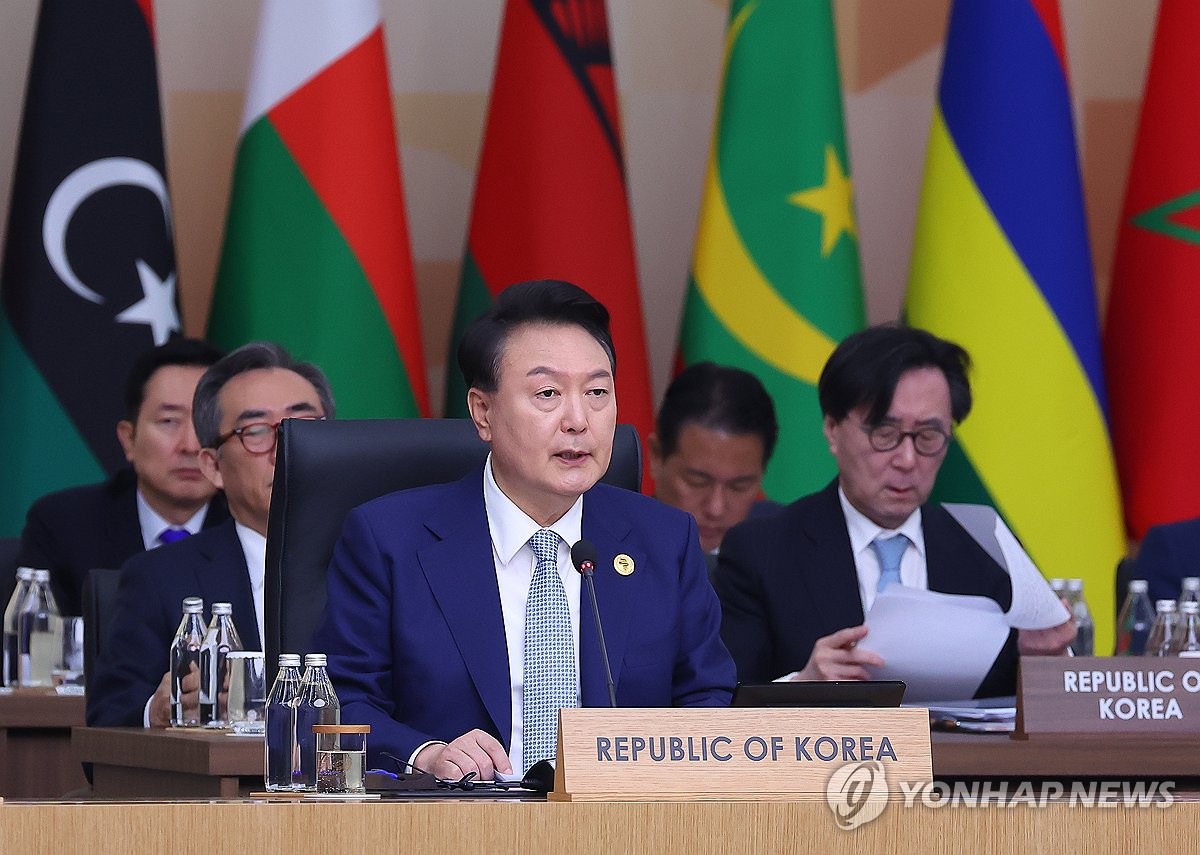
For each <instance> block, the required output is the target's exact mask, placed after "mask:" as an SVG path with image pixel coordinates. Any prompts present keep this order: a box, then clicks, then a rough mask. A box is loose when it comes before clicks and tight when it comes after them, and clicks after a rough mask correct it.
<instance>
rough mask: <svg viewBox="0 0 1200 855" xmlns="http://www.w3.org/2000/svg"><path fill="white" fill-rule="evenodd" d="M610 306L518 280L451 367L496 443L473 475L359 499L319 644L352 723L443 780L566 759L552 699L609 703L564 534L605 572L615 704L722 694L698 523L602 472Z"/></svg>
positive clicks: (471, 331) (718, 700)
mask: <svg viewBox="0 0 1200 855" xmlns="http://www.w3.org/2000/svg"><path fill="white" fill-rule="evenodd" d="M608 319H609V316H608V310H607V309H605V308H604V306H603V305H601V304H600V303H599V302H597V301H596V300H595V299H594V298H592V297H591V296H590V295H589V294H587V293H586V292H585V291H583V290H582V289H580V288H578V287H576V286H574V285H571V284H569V283H566V282H558V281H553V280H544V281H537V282H524V283H521V284H518V285H514V286H512V287H510V288H508V289H507V290H505V291H504V292H502V293H501V294H500V295H499V297H497V299H496V301H495V303H494V304H493V305H492V306H491V307H490V308H489V309H488V310H487V311H486V312H485V313H484V314H483V315H482V316H481V317H480V318H479V319H478V320H476V321H475V322H474V323H473V324H472V325H471V326H470V327H469V328H468V329H467V330H466V332H465V333H464V336H463V339H462V341H461V343H460V345H459V349H458V361H459V366H460V367H461V369H462V371H463V374H464V376H465V379H466V385H467V387H468V389H469V391H468V393H467V403H468V406H469V408H470V412H471V418H472V420H473V421H474V422H475V426H476V428H477V429H478V431H479V435H480V437H481V438H483V440H484V441H486V442H488V443H489V444H490V445H491V454H490V455H489V456H488V460H487V462H486V463H485V464H484V466H483V467H482V468H481V469H478V470H476V471H475V472H473V473H472V474H470V475H468V476H467V477H466V478H464V479H463V480H461V481H458V482H456V483H453V484H445V485H439V486H432V487H424V488H419V489H415V490H406V491H402V492H399V493H393V494H391V495H388V496H384V497H383V498H381V499H376V500H375V501H373V502H369V503H367V504H366V505H363V506H361V507H359V508H357V509H355V510H354V511H352V512H351V514H350V515H349V517H348V518H347V520H346V523H345V527H344V529H343V531H342V536H341V539H340V540H339V541H338V543H337V545H336V546H335V548H334V553H333V560H332V562H331V564H330V568H329V576H328V594H329V599H328V606H327V608H326V613H325V617H324V619H323V621H322V624H321V626H320V628H319V629H318V630H317V634H316V639H315V641H314V644H315V645H317V648H316V649H322V648H323V649H324V650H325V651H326V652H327V653H328V655H329V669H330V672H331V674H332V677H333V681H334V685H335V687H336V689H337V692H338V696H339V698H340V699H341V702H342V720H343V721H345V722H353V723H359V724H369V725H371V740H370V746H371V753H372V758H371V761H372V762H376V760H377V757H378V753H379V752H382V751H387V752H389V753H391V754H393V755H395V756H396V757H399V758H401V759H404V760H407V761H408V762H410V763H412V764H413V765H415V766H416V767H419V768H421V769H424V770H427V771H430V772H433V773H434V774H436V775H438V776H439V777H453V778H458V777H460V776H462V775H464V774H467V773H469V772H475V773H476V774H477V776H478V777H479V778H480V779H491V778H492V777H493V776H494V774H495V773H497V772H499V773H503V774H510V773H514V770H515V773H516V774H520V773H522V772H523V771H525V770H527V769H528V768H529V767H530V766H531V765H533V764H534V763H535V762H537V761H539V760H542V759H546V758H549V757H553V756H554V750H555V738H556V730H557V719H558V710H559V708H560V707H563V706H579V705H582V706H607V705H608V691H607V688H606V684H605V678H604V667H603V663H602V661H601V659H600V649H599V643H598V640H597V636H596V631H595V627H594V626H593V621H592V620H591V617H590V615H589V614H588V612H589V611H590V605H588V604H586V603H585V604H584V605H583V606H582V607H581V601H580V594H581V587H582V585H581V579H580V576H579V574H578V573H576V571H575V569H574V567H573V566H572V564H571V559H570V548H571V545H572V544H574V543H576V542H577V541H579V540H580V539H581V538H582V539H586V540H588V541H590V542H591V543H592V544H593V545H594V546H595V548H596V551H597V553H598V556H599V560H598V561H596V571H595V583H596V596H597V598H598V601H599V609H600V614H601V616H602V618H603V622H604V635H605V639H606V642H607V647H608V655H609V661H610V663H611V666H612V675H613V680H614V682H615V685H616V700H617V704H618V705H620V706H632V707H655V706H722V705H725V704H728V703H729V699H730V691H731V689H732V687H733V684H734V667H733V662H732V660H731V659H730V656H729V653H728V652H727V651H726V649H725V647H724V645H723V644H722V643H721V640H720V637H719V629H720V608H719V606H718V604H717V599H716V596H715V594H714V593H713V590H712V588H711V586H710V585H709V583H708V579H707V573H706V569H705V563H704V556H703V553H702V552H701V549H700V538H699V535H698V533H697V530H696V524H695V521H694V520H693V519H692V518H691V517H690V516H689V515H687V514H685V513H683V512H681V511H678V510H675V509H673V508H669V507H667V506H666V505H663V504H661V503H659V502H657V501H655V500H654V499H650V498H647V497H645V496H640V495H637V494H635V493H632V492H629V491H626V490H621V489H619V488H615V487H611V486H608V485H605V484H599V483H597V482H598V481H599V480H600V478H601V476H602V475H603V474H604V472H605V471H606V470H607V468H608V464H609V458H610V455H611V453H612V443H613V433H614V430H615V427H616V420H617V401H616V394H615V391H614V379H615V374H616V359H615V357H614V353H613V344H612V337H611V335H610V333H609V326H608Z"/></svg>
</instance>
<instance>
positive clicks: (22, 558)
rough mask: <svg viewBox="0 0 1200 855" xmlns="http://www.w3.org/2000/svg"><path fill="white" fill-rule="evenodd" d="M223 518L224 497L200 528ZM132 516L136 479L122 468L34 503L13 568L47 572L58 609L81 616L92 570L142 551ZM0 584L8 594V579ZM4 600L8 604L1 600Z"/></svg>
mask: <svg viewBox="0 0 1200 855" xmlns="http://www.w3.org/2000/svg"><path fill="white" fill-rule="evenodd" d="M227 519H229V511H228V509H227V508H226V506H225V497H224V495H222V494H218V495H217V496H216V497H215V498H214V499H213V501H212V503H211V504H210V505H209V508H208V513H207V514H206V515H205V517H204V527H205V528H211V527H212V526H215V525H220V524H221V523H223V522H225V520H227ZM145 548H146V547H145V544H143V543H142V527H141V524H140V523H139V522H138V512H137V476H136V475H135V474H134V472H133V470H132V469H122V470H121V471H119V472H118V473H117V474H116V475H114V476H112V477H111V478H109V479H108V480H107V481H104V482H103V483H100V484H87V485H84V486H82V487H72V488H70V489H67V490H60V491H58V492H57V493H50V494H49V495H46V496H43V497H42V498H40V499H38V500H37V501H36V502H34V503H33V505H32V506H31V507H30V509H29V513H28V514H27V515H26V517H25V529H24V530H23V531H22V532H21V549H20V552H19V553H18V555H17V566H18V567H41V568H45V569H47V570H49V571H50V585H51V589H52V590H53V591H54V598H55V600H56V601H57V602H58V610H59V612H60V613H61V614H64V615H81V614H83V581H84V579H85V578H86V577H87V573H88V571H89V570H91V569H92V568H94V567H120V566H121V565H122V564H124V563H125V560H126V559H128V558H129V557H130V556H133V555H136V554H137V553H139V552H144V551H145ZM5 583H6V584H7V585H8V586H9V587H8V589H7V590H9V591H11V590H12V587H11V586H12V584H13V582H12V580H11V579H7V580H5ZM3 601H4V602H8V599H7V597H5V598H4V600H3Z"/></svg>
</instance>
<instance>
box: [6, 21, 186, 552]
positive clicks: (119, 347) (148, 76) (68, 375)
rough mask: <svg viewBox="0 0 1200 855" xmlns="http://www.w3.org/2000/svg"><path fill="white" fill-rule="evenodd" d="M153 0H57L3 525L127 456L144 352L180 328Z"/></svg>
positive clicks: (37, 103)
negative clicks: (134, 377)
mask: <svg viewBox="0 0 1200 855" xmlns="http://www.w3.org/2000/svg"><path fill="white" fill-rule="evenodd" d="M164 172H165V170H164V164H163V144H162V120H161V116H160V113H159V106H158V73H157V69H156V66H155V57H154V35H153V20H152V17H151V3H150V0H143V1H142V2H140V3H139V2H135V0H89V2H86V3H79V2H73V0H44V2H43V3H42V5H41V10H40V13H39V15H38V21H37V32H36V36H35V38H34V45H33V61H32V63H31V66H30V71H29V84H28V87H27V89H26V93H25V111H24V116H23V120H22V125H21V139H20V143H19V145H18V149H17V161H16V169H15V172H14V176H13V191H12V205H11V208H10V210H9V219H8V232H7V235H6V236H5V242H4V265H3V269H2V270H0V295H2V297H3V311H0V401H3V402H4V418H3V419H0V472H3V473H4V489H3V490H0V536H15V535H16V534H18V533H19V532H20V529H21V523H22V520H23V518H24V515H25V511H26V509H27V507H28V505H29V504H30V502H31V501H32V500H33V499H35V498H37V497H38V496H39V495H41V494H43V493H46V492H48V491H50V490H54V489H58V488H61V487H67V486H70V485H73V484H79V483H83V482H86V481H96V480H99V479H100V478H101V477H102V476H103V475H104V473H105V472H106V471H108V472H111V471H113V470H115V469H117V468H118V467H120V466H121V465H123V464H124V462H125V460H124V457H123V455H122V454H121V448H120V446H119V445H118V444H117V441H116V425H117V422H118V421H119V420H120V419H122V418H124V416H125V413H124V410H123V405H122V401H123V400H124V394H123V393H124V385H125V375H126V373H127V372H128V370H129V367H130V364H131V363H132V362H133V360H134V358H136V357H137V355H138V354H140V353H141V352H142V351H144V350H146V349H147V348H150V347H153V346H154V345H155V344H161V343H162V342H164V341H166V340H167V338H168V337H169V336H170V334H171V333H172V332H173V331H176V330H178V329H179V311H178V306H177V302H176V299H175V252H174V248H173V246H172V241H171V214H170V205H169V204H168V201H167V187H166V181H165V180H164Z"/></svg>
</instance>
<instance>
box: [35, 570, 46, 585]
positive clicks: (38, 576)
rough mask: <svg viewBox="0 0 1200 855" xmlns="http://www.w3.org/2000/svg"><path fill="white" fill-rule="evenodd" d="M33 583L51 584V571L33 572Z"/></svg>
mask: <svg viewBox="0 0 1200 855" xmlns="http://www.w3.org/2000/svg"><path fill="white" fill-rule="evenodd" d="M33 581H35V582H49V581H50V571H49V570H34V571H33Z"/></svg>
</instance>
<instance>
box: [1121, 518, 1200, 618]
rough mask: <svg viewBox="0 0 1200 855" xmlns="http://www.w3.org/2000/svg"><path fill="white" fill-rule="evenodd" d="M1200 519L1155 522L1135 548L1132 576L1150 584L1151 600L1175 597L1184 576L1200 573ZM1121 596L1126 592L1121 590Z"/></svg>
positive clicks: (1177, 594) (1181, 585)
mask: <svg viewBox="0 0 1200 855" xmlns="http://www.w3.org/2000/svg"><path fill="white" fill-rule="evenodd" d="M1197 555H1200V519H1194V520H1184V521H1183V522H1177V523H1168V524H1167V525H1156V526H1154V527H1153V528H1151V529H1150V530H1149V531H1147V532H1146V537H1145V538H1144V539H1143V540H1142V546H1141V549H1139V550H1138V555H1137V563H1136V565H1135V569H1134V574H1133V575H1134V577H1135V578H1138V579H1145V580H1146V581H1147V582H1148V583H1149V585H1150V599H1151V600H1174V599H1176V598H1177V597H1178V596H1179V589H1180V588H1182V587H1183V579H1184V577H1185V576H1200V561H1197V559H1196V556H1197ZM1120 595H1121V598H1122V599H1123V598H1124V596H1125V591H1121V592H1120Z"/></svg>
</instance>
